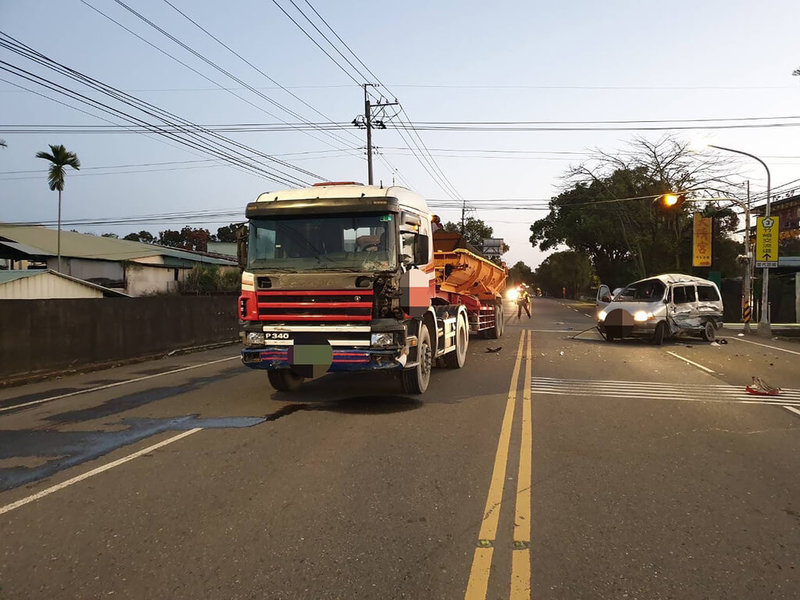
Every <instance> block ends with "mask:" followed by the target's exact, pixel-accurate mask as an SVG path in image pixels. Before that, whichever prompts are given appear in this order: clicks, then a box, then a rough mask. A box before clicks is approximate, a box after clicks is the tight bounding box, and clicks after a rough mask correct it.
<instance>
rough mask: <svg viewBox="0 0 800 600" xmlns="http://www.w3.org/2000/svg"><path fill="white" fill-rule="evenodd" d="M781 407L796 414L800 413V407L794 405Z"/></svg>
mask: <svg viewBox="0 0 800 600" xmlns="http://www.w3.org/2000/svg"><path fill="white" fill-rule="evenodd" d="M783 408H785V409H786V410H790V411H792V412H793V413H795V414H796V415H800V409H797V408H795V407H794V406H784V407H783Z"/></svg>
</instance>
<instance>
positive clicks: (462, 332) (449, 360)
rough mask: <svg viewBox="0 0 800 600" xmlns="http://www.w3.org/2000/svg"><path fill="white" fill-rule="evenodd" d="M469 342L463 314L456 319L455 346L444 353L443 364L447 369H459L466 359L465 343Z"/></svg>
mask: <svg viewBox="0 0 800 600" xmlns="http://www.w3.org/2000/svg"><path fill="white" fill-rule="evenodd" d="M468 344H469V331H468V330H467V323H466V320H465V319H464V317H463V315H459V316H458V319H456V348H455V350H453V351H452V352H448V353H447V354H445V355H444V365H445V366H446V367H447V368H448V369H460V368H461V367H463V366H464V363H465V362H466V361H467V345H468Z"/></svg>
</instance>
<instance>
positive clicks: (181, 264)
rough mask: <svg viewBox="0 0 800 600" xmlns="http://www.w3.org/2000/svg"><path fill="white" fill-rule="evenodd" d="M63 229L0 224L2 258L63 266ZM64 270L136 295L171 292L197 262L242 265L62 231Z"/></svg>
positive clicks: (227, 266)
mask: <svg viewBox="0 0 800 600" xmlns="http://www.w3.org/2000/svg"><path fill="white" fill-rule="evenodd" d="M57 237H58V232H57V231H56V230H54V229H49V228H46V227H39V226H16V225H8V224H2V223H0V258H4V259H7V260H9V261H11V265H12V267H13V266H14V263H15V262H18V261H27V262H28V263H31V262H33V263H37V262H38V263H44V264H46V265H47V268H48V269H50V270H56V269H57V268H58V260H57V255H58V249H57V246H58V242H57ZM61 260H62V268H61V271H62V273H63V274H65V275H68V276H71V277H73V278H76V279H81V280H84V281H88V282H90V283H94V284H97V285H100V286H104V287H109V288H114V289H117V290H121V291H124V292H125V293H127V294H129V295H131V296H143V295H149V294H158V293H169V292H174V291H176V290H177V287H178V284H179V282H182V281H185V279H186V276H187V274H188V273H189V272H190V271H191V270H192V269H193V268H194V267H195V266H198V265H206V266H208V265H214V266H217V267H220V268H222V269H225V270H228V269H237V268H238V266H237V263H236V261H235V260H232V259H225V258H220V257H213V256H208V255H206V254H203V253H200V252H190V251H187V250H179V249H177V248H167V247H165V246H158V245H155V244H145V243H142V242H132V241H128V240H120V239H116V238H107V237H100V236H95V235H88V234H83V233H75V232H72V231H63V230H62V231H61Z"/></svg>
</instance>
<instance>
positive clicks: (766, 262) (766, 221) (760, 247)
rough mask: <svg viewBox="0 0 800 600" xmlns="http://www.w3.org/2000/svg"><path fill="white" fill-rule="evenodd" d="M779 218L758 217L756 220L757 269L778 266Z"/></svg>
mask: <svg viewBox="0 0 800 600" xmlns="http://www.w3.org/2000/svg"><path fill="white" fill-rule="evenodd" d="M778 229H779V224H778V217H758V219H757V220H756V256H755V258H756V267H757V268H759V269H760V268H762V267H766V268H774V267H777V266H778Z"/></svg>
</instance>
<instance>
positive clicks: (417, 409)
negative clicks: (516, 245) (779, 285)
mask: <svg viewBox="0 0 800 600" xmlns="http://www.w3.org/2000/svg"><path fill="white" fill-rule="evenodd" d="M511 309H512V307H510V306H509V307H507V310H508V311H509V312H510V311H511ZM591 314H592V307H591V306H590V305H584V304H578V303H572V302H568V301H557V300H550V299H540V298H536V299H535V300H534V303H533V318H532V319H527V318H525V317H523V319H522V320H517V319H516V315H515V314H514V315H513V318H511V319H510V321H509V322H508V324H507V328H506V333H505V335H504V337H503V338H502V339H501V340H482V339H477V338H473V339H472V340H471V342H470V347H469V353H468V358H467V365H466V367H465V368H464V369H461V370H448V369H437V370H436V371H435V372H434V375H433V377H432V382H431V386H430V388H429V389H428V391H427V393H426V394H425V395H424V396H422V397H420V398H413V397H408V396H404V395H403V394H402V393H401V391H400V382H399V381H398V380H396V379H394V378H392V377H385V376H383V375H381V374H364V375H329V376H325V377H323V378H321V379H318V380H315V381H312V382H309V383H308V384H307V385H306V386H305V388H304V389H303V390H302V392H301V393H299V394H297V395H294V396H287V395H285V394H280V393H277V392H275V391H274V390H272V388H271V387H270V386H269V384H268V382H267V379H266V376H265V374H264V373H262V372H258V371H251V370H249V369H246V368H245V367H243V366H242V365H241V364H240V363H239V362H238V360H237V357H238V355H237V348H236V347H226V348H219V349H216V350H212V351H208V352H202V353H197V354H191V355H184V356H179V357H172V358H168V359H164V360H159V361H151V362H147V363H139V364H135V365H127V366H123V367H118V368H115V369H109V370H106V371H100V372H94V373H89V374H83V375H74V376H69V377H64V378H61V379H58V380H54V381H49V382H40V383H36V384H30V385H26V386H22V387H16V388H7V389H2V390H0V600H5V599H9V598H15V599H16V598H20V599H22V598H24V599H34V598H48V599H58V598H108V597H113V598H152V597H164V598H221V599H227V598H269V599H272V598H275V599H283V598H286V599H289V598H291V599H295V598H314V599H323V598H342V599H351V598H376V599H378V598H380V599H382V600H385V599H387V598H409V599H422V600H425V599H439V598H441V599H451V598H452V599H462V598H468V599H469V600H479V599H484V598H491V599H495V598H497V599H500V598H504V599H505V598H547V599H551V598H552V599H572V598H587V599H594V598H614V599H618V598H631V599H633V598H639V599H659V598H676V599H695V598H696V599H701V598H703V599H705V598H725V599H735V598H742V599H745V598H746V599H751V598H756V599H758V598H786V599H796V598H798V597H800V562H799V561H800V559H799V558H798V557H800V478H798V476H797V474H798V472H800V453H799V452H798V441H799V440H800V369H798V365H800V345H797V344H791V343H786V342H779V341H764V340H762V339H761V338H757V337H748V338H746V339H744V338H742V337H740V336H738V335H737V334H736V333H733V332H723V337H724V339H725V341H727V342H728V343H727V344H719V345H710V344H708V343H706V342H702V341H700V340H699V339H695V340H692V339H681V340H674V341H668V342H667V343H665V344H664V345H663V346H660V347H657V346H653V345H650V344H648V343H644V342H638V341H624V342H617V343H607V342H604V341H603V340H602V339H601V338H600V337H599V336H598V335H597V333H596V332H594V331H591V330H590V331H586V332H584V333H581V332H582V331H584V330H586V329H589V328H591V327H592V324H593V320H592V317H591ZM497 347H501V349H500V350H499V351H496V352H489V351H488V350H489V349H496V348H497ZM753 375H757V376H760V377H763V378H764V379H766V380H767V381H768V382H770V383H772V384H773V385H778V386H781V387H782V388H784V394H783V395H781V396H780V397H778V398H777V399H776V398H762V397H755V396H749V395H747V394H746V393H744V386H745V385H746V384H747V383H749V382H750V379H751V377H752V376H753Z"/></svg>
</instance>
